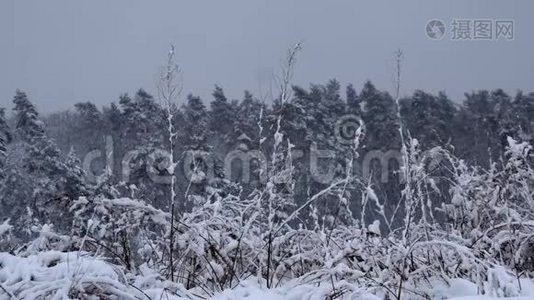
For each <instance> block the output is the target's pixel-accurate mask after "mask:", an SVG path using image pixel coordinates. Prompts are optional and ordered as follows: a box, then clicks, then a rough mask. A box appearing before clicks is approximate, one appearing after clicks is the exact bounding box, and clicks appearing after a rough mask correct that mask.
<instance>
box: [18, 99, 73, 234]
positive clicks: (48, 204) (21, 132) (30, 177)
mask: <svg viewBox="0 0 534 300" xmlns="http://www.w3.org/2000/svg"><path fill="white" fill-rule="evenodd" d="M13 103H14V104H15V107H14V109H13V110H14V111H15V119H16V124H17V128H16V133H17V135H18V138H19V139H20V140H21V141H22V142H23V147H24V159H23V164H24V165H23V166H22V168H21V171H22V172H24V173H23V174H15V175H14V176H13V177H12V179H11V180H12V182H11V183H12V184H13V185H14V186H24V185H23V184H22V183H21V182H20V180H22V179H26V180H25V181H28V182H29V183H30V184H29V185H27V186H25V187H24V191H19V192H17V194H21V193H23V194H24V193H25V194H30V195H32V197H31V198H29V199H13V201H17V200H18V201H24V202H26V203H25V204H24V205H23V206H24V207H25V206H29V207H30V208H31V210H32V211H33V213H35V214H36V215H35V216H36V217H38V218H40V219H41V220H43V221H44V222H50V221H52V220H56V221H57V220H58V216H63V215H64V214H65V213H67V214H68V208H69V204H70V201H71V200H73V199H74V198H76V197H77V196H79V195H78V194H76V193H73V194H70V195H68V194H67V192H66V190H67V187H66V182H67V180H66V174H67V171H68V168H67V166H66V165H65V163H64V162H63V161H62V159H61V153H60V151H59V149H58V147H57V146H56V145H55V143H54V142H53V141H52V140H51V139H49V138H48V137H47V135H46V134H45V130H44V124H43V122H42V121H41V120H40V119H39V114H38V112H37V110H36V108H35V106H34V105H33V104H32V103H31V102H30V101H29V100H28V98H27V96H26V94H25V93H23V92H21V91H17V93H16V95H15V98H14V99H13ZM13 180H18V182H13ZM68 188H69V189H70V190H73V189H76V188H78V187H74V186H70V187H68ZM69 197H72V198H69ZM28 200H30V202H27V201H28ZM24 202H23V203H24ZM59 220H62V218H60V219H59ZM62 225H65V224H62Z"/></svg>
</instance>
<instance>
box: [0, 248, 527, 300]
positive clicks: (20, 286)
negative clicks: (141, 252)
mask: <svg viewBox="0 0 534 300" xmlns="http://www.w3.org/2000/svg"><path fill="white" fill-rule="evenodd" d="M430 282H431V286H432V287H430V286H419V287H417V288H415V290H426V291H431V293H430V295H431V296H432V299H451V300H493V299H503V298H499V297H497V296H495V295H477V290H478V289H477V285H476V284H474V283H472V282H469V281H467V280H464V279H451V280H449V282H448V284H445V283H444V282H443V281H439V280H437V279H436V280H430ZM520 282H521V286H522V291H521V293H520V295H521V296H518V297H511V298H506V299H508V300H527V299H534V282H532V281H530V280H527V279H521V280H520ZM355 286H357V285H352V284H349V283H347V282H344V281H341V282H336V283H335V287H336V289H337V290H338V291H341V290H342V291H343V294H342V296H341V297H339V298H338V299H360V300H379V299H383V295H380V294H372V293H370V292H368V291H367V290H365V289H364V288H358V287H355ZM331 295H332V285H330V284H326V283H325V284H322V285H306V284H299V283H296V282H292V283H291V282H288V283H286V284H283V285H281V286H279V287H276V288H273V289H267V288H266V287H265V285H264V284H260V283H258V282H257V280H253V279H249V280H245V281H241V282H240V283H239V284H238V285H237V286H235V287H234V288H233V289H226V290H224V291H222V292H219V293H216V294H215V295H212V296H211V297H206V298H208V299H212V300H322V299H328V297H329V296H331ZM404 295H405V296H404V297H403V299H408V300H410V299H414V300H418V299H421V298H419V297H418V296H415V295H412V294H404ZM80 297H81V298H83V297H85V298H84V299H98V298H105V297H109V298H112V299H114V298H119V299H144V298H146V297H149V298H151V299H160V298H161V299H171V300H183V299H201V298H200V297H199V295H198V293H193V292H191V293H189V292H188V291H185V289H183V287H182V286H181V285H179V284H176V283H172V282H168V281H165V280H162V278H161V275H160V274H158V273H157V272H156V271H153V270H151V269H150V268H148V267H147V266H141V267H140V270H139V274H137V275H132V274H124V273H123V272H122V271H121V270H120V269H119V268H118V267H115V266H113V265H111V264H110V263H108V262H106V261H105V260H104V259H103V258H98V257H93V256H89V255H88V254H87V253H80V252H57V251H46V252H40V253H39V254H36V255H30V256H27V257H17V256H13V255H11V254H8V253H0V300H3V299H72V298H80ZM91 297H93V298H91Z"/></svg>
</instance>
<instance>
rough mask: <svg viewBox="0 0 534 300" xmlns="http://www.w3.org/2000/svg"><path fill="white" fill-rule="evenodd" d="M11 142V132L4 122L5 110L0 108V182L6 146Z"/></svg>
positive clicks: (2, 174) (3, 172)
mask: <svg viewBox="0 0 534 300" xmlns="http://www.w3.org/2000/svg"><path fill="white" fill-rule="evenodd" d="M10 142H11V132H10V130H9V126H8V125H7V122H6V115H5V109H4V108H0V180H2V179H3V177H4V174H5V171H4V165H5V160H6V157H7V144H8V143H10Z"/></svg>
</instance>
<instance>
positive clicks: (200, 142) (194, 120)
mask: <svg viewBox="0 0 534 300" xmlns="http://www.w3.org/2000/svg"><path fill="white" fill-rule="evenodd" d="M183 111H184V127H183V128H184V130H183V132H184V133H185V145H187V148H188V149H187V150H203V151H208V150H209V148H210V147H209V146H208V136H209V128H208V126H209V124H208V122H209V118H208V112H207V111H206V106H205V105H204V103H203V102H202V99H200V97H197V96H193V95H189V96H187V105H185V106H184V108H183Z"/></svg>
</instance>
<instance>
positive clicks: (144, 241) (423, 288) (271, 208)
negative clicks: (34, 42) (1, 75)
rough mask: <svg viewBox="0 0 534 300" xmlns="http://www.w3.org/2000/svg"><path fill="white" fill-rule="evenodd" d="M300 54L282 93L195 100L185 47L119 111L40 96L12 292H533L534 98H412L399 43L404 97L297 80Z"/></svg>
mask: <svg viewBox="0 0 534 300" xmlns="http://www.w3.org/2000/svg"><path fill="white" fill-rule="evenodd" d="M301 51H306V49H304V48H303V47H302V45H301V44H300V43H298V44H296V45H295V46H294V47H292V48H290V49H289V50H288V51H287V53H286V56H284V58H283V64H282V68H281V70H280V72H279V74H277V76H276V77H275V79H274V83H275V84H274V86H275V88H273V90H272V91H271V94H272V95H274V96H272V97H270V96H266V95H254V94H252V93H251V92H249V91H247V90H244V92H243V95H242V96H241V97H238V98H233V97H229V96H227V95H226V94H225V91H224V88H223V87H222V86H218V85H215V86H214V88H213V92H212V97H211V98H210V99H202V98H200V97H198V96H196V95H195V94H184V93H183V85H182V81H181V78H182V76H187V74H182V72H181V68H180V62H179V61H177V59H176V57H175V49H174V46H173V47H171V49H170V51H169V53H168V55H167V57H162V58H163V59H162V62H163V63H162V65H163V67H162V68H161V70H162V71H161V74H160V77H159V81H158V85H157V87H156V88H154V89H152V90H151V89H146V90H145V89H142V88H140V89H139V90H137V91H118V93H120V92H123V94H121V95H120V96H118V97H117V99H116V100H115V101H113V102H110V103H108V104H106V105H104V106H99V105H96V104H94V103H93V102H90V101H88V102H80V103H76V104H75V105H74V106H73V107H70V108H68V109H65V110H63V111H58V112H55V113H48V114H42V113H40V112H39V111H38V109H37V108H36V105H34V102H33V100H34V99H32V95H31V94H27V93H25V92H24V86H21V87H20V88H21V89H20V90H17V91H16V92H15V93H14V95H13V98H12V102H11V103H12V104H11V106H10V107H3V108H0V170H1V172H0V251H1V252H0V299H246V298H250V299H267V298H270V299H273V298H274V299H396V300H400V299H449V298H452V297H454V295H460V296H462V295H464V294H468V295H471V294H474V295H482V297H483V296H493V297H512V296H525V297H528V295H529V293H530V295H534V292H533V291H534V282H533V281H532V277H533V276H534V160H533V159H534V155H533V153H534V152H533V149H532V146H533V143H534V121H533V120H534V93H532V92H529V91H519V92H516V93H515V94H509V93H507V92H505V91H504V90H502V89H500V88H499V87H498V86H496V87H495V89H494V90H477V91H471V92H468V93H466V94H465V97H464V98H463V99H450V98H449V97H448V96H447V94H446V93H445V92H440V93H437V94H435V93H430V92H425V91H424V90H416V91H414V92H413V93H411V94H410V95H402V94H401V93H400V90H401V87H402V77H401V76H400V74H401V71H402V64H403V60H402V56H401V55H400V52H397V54H396V56H395V59H396V63H397V64H396V69H395V74H397V77H396V91H395V92H393V93H391V92H388V91H385V90H384V89H383V88H381V87H380V86H375V85H374V84H373V83H372V82H370V81H367V82H354V83H353V84H348V85H347V84H342V83H340V82H339V81H337V80H336V79H332V80H329V81H328V82H326V83H312V84H310V85H309V86H297V85H294V84H293V77H294V70H295V68H298V67H299V64H298V62H299V61H298V57H299V53H300V52H301ZM156 67H157V66H156ZM355 86H358V87H361V88H356V87H355ZM244 88H246V87H244ZM455 291H463V293H464V294H459V292H458V293H456V294H455V293H454V292H455ZM469 293H471V294H469ZM465 299H467V298H465ZM469 299H489V298H469ZM525 299H529V298H525Z"/></svg>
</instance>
